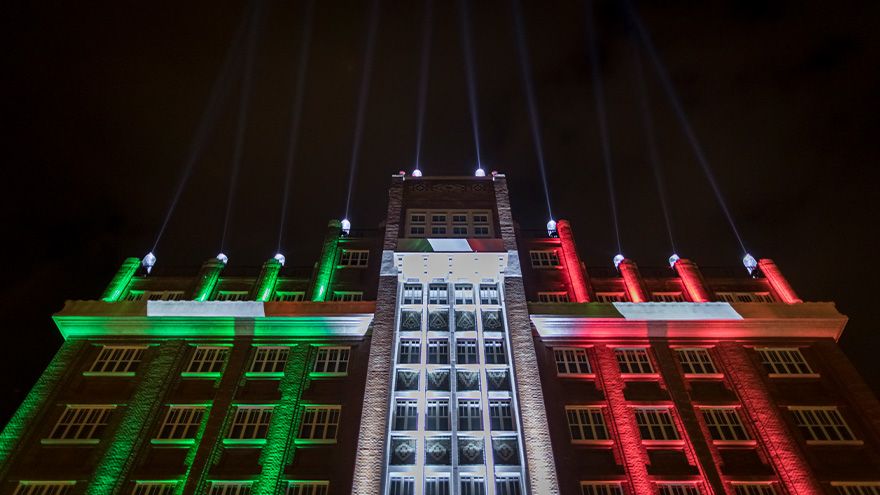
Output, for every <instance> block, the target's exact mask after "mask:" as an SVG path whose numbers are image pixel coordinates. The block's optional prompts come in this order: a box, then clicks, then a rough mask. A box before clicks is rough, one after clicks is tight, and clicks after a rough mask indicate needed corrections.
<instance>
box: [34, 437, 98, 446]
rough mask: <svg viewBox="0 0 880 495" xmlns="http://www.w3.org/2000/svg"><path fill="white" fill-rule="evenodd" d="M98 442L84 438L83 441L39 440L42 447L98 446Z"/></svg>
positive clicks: (96, 439) (95, 439)
mask: <svg viewBox="0 0 880 495" xmlns="http://www.w3.org/2000/svg"><path fill="white" fill-rule="evenodd" d="M100 442H101V439H100V438H85V439H57V438H43V439H41V440H40V443H41V444H43V445H98V444H99V443H100Z"/></svg>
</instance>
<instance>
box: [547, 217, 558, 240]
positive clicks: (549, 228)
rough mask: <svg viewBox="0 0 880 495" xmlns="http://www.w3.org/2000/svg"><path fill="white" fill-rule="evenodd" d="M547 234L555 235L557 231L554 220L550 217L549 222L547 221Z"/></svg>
mask: <svg viewBox="0 0 880 495" xmlns="http://www.w3.org/2000/svg"><path fill="white" fill-rule="evenodd" d="M547 235H548V236H550V237H556V236H557V232H556V220H553V219H552V218H551V219H550V221H549V222H547Z"/></svg>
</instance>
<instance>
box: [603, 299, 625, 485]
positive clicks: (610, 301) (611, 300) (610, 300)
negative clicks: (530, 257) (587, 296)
mask: <svg viewBox="0 0 880 495" xmlns="http://www.w3.org/2000/svg"><path fill="white" fill-rule="evenodd" d="M596 302H600V303H615V302H626V293H624V292H597V293H596ZM603 486H604V485H603Z"/></svg>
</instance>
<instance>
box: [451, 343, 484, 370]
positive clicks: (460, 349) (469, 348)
mask: <svg viewBox="0 0 880 495" xmlns="http://www.w3.org/2000/svg"><path fill="white" fill-rule="evenodd" d="M455 360H456V362H457V363H458V364H477V363H478V362H479V357H478V356H477V341H476V340H474V339H457V340H456V341H455Z"/></svg>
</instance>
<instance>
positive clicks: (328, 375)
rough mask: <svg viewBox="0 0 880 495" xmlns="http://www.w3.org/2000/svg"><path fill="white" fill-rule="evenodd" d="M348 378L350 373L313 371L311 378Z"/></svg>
mask: <svg viewBox="0 0 880 495" xmlns="http://www.w3.org/2000/svg"><path fill="white" fill-rule="evenodd" d="M345 376H348V373H327V372H322V371H312V372H311V373H309V378H341V377H345Z"/></svg>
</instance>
